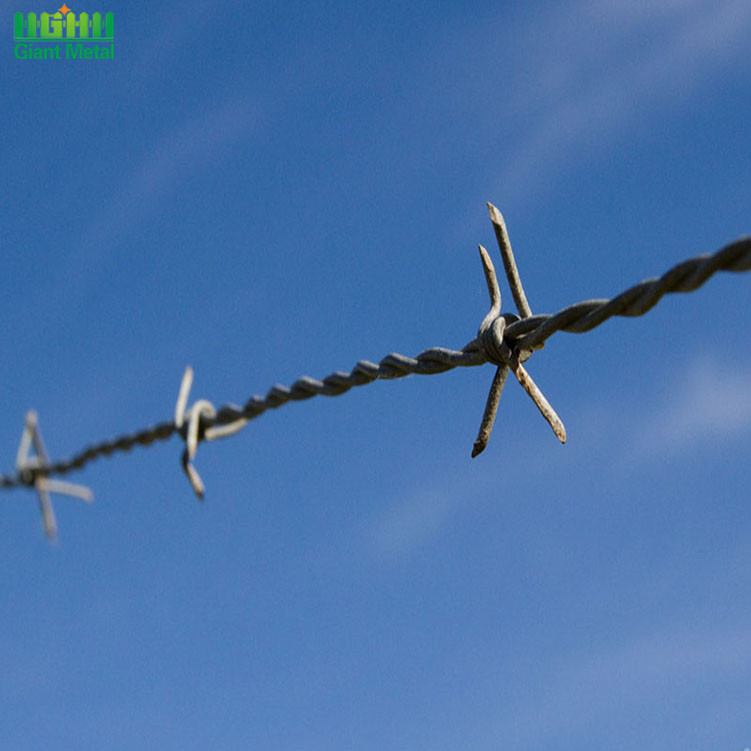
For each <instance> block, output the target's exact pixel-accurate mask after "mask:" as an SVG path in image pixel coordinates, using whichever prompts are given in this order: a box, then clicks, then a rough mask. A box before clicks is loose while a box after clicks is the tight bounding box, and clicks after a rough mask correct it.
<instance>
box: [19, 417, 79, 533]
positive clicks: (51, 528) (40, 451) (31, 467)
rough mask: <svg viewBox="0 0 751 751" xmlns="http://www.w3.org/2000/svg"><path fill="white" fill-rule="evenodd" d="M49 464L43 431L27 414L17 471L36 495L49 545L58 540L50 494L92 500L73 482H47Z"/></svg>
mask: <svg viewBox="0 0 751 751" xmlns="http://www.w3.org/2000/svg"><path fill="white" fill-rule="evenodd" d="M32 448H33V449H34V451H36V455H35V456H32V455H31V450H32ZM49 464H50V461H49V456H48V454H47V449H46V448H45V446H44V441H43V440H42V431H41V429H40V428H39V417H38V415H37V413H36V412H34V411H33V410H30V411H29V412H27V413H26V419H25V421H24V428H23V432H22V433H21V441H20V443H19V444H18V453H17V455H16V469H17V470H18V476H19V478H21V480H22V482H23V484H24V485H28V486H29V487H33V488H34V489H35V490H36V491H37V494H38V496H39V510H40V511H41V514H42V525H43V527H44V533H45V534H46V535H47V539H48V540H50V542H54V541H55V540H56V539H57V520H56V519H55V510H54V508H53V507H52V499H51V498H50V493H58V494H60V495H68V496H71V497H72V498H78V499H80V500H82V501H86V502H87V503H91V501H93V500H94V494H93V493H92V492H91V490H90V489H89V488H87V487H85V486H84V485H74V484H73V483H72V482H63V481H62V480H50V479H49V478H48V477H46V475H45V472H47V471H48V468H49Z"/></svg>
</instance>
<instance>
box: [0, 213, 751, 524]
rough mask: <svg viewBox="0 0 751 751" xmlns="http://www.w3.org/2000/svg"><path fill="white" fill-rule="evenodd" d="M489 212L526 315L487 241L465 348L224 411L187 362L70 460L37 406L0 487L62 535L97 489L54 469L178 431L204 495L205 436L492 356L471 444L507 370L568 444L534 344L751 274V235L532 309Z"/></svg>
mask: <svg viewBox="0 0 751 751" xmlns="http://www.w3.org/2000/svg"><path fill="white" fill-rule="evenodd" d="M488 209H489V211H490V219H491V221H492V223H493V228H494V231H495V235H496V239H497V241H498V246H499V249H500V252H501V258H502V260H503V265H504V270H505V272H506V277H507V279H508V282H509V286H510V288H511V293H512V296H513V298H514V302H515V304H516V308H517V312H518V315H516V314H514V313H501V292H500V288H499V285H498V279H497V277H496V273H495V269H494V267H493V263H492V261H491V259H490V256H489V254H488V252H487V250H485V248H484V247H483V246H482V245H480V246H479V251H480V260H481V263H482V266H483V271H484V274H485V281H486V283H487V286H488V292H489V294H490V302H491V307H490V311H489V312H488V314H487V315H486V316H485V318H484V319H483V321H482V323H481V324H480V327H479V329H478V333H477V336H476V337H475V338H474V339H472V340H471V341H470V342H468V343H467V344H466V345H465V346H464V347H462V349H460V350H452V349H448V348H445V347H432V348H430V349H426V350H425V351H423V352H421V353H420V354H418V355H416V356H415V357H407V356H406V355H400V354H397V353H391V354H389V355H386V357H384V358H383V359H382V360H381V361H380V362H378V363H373V362H370V361H368V360H360V361H359V362H358V363H357V364H356V365H355V366H354V368H352V370H350V371H349V372H342V371H337V372H335V373H332V374H330V375H328V376H326V377H325V378H323V379H322V380H317V379H315V378H310V377H308V376H303V377H302V378H299V379H298V380H296V381H295V382H294V383H293V384H292V385H291V386H282V385H279V384H277V385H274V386H272V387H271V388H270V389H269V391H268V392H267V393H266V395H265V396H252V397H251V398H250V399H248V401H247V402H245V404H244V405H242V406H239V405H236V404H227V405H224V406H222V407H219V408H218V409H216V408H214V406H213V405H212V404H211V402H209V401H207V400H199V401H197V402H195V403H194V404H193V405H192V406H191V407H190V408H188V407H187V403H188V398H189V394H190V389H191V386H192V382H193V371H192V369H191V368H190V367H188V368H187V369H186V371H185V373H184V375H183V380H182V383H181V385H180V390H179V393H178V398H177V404H176V407H175V416H174V419H173V420H170V421H165V422H161V423H158V424H156V425H152V426H150V427H147V428H144V429H142V430H139V431H137V432H135V433H130V434H126V435H122V436H119V437H117V438H113V439H110V440H104V441H100V442H99V443H96V444H93V445H91V446H88V447H86V448H84V449H83V450H82V451H80V452H79V453H77V454H75V455H74V456H72V457H71V458H69V459H65V460H62V461H57V462H51V461H50V460H49V458H48V457H47V454H46V451H45V449H44V444H43V442H42V437H41V431H40V429H39V424H38V419H37V416H36V413H34V412H30V413H28V415H27V417H26V423H25V427H24V431H23V434H22V438H21V444H20V446H19V451H18V457H17V460H16V472H15V474H12V475H0V488H14V487H21V486H25V487H30V488H34V489H36V491H37V492H38V494H39V500H40V507H41V509H42V517H43V521H44V527H45V531H46V532H47V535H48V536H49V537H50V538H54V536H55V534H56V524H55V519H54V512H53V511H52V505H51V502H50V500H49V493H50V492H56V493H62V494H66V495H71V496H74V497H77V498H81V499H82V500H86V501H89V500H91V498H92V495H91V491H90V490H89V489H88V488H85V487H82V486H79V485H73V484H71V483H67V482H62V481H56V480H50V479H49V477H50V476H51V475H65V474H67V473H69V472H72V471H74V470H78V469H81V468H83V467H84V466H85V465H86V464H88V463H89V462H91V461H94V460H95V459H97V458H99V457H100V456H110V455H112V454H113V453H116V452H120V451H130V450H131V449H132V448H134V447H135V446H150V445H152V444H153V443H155V442H156V441H165V440H167V439H169V438H171V437H172V435H173V434H175V433H178V434H179V435H180V436H181V437H182V438H183V440H184V441H185V444H186V445H185V449H184V451H183V455H182V464H183V468H184V470H185V472H186V474H187V476H188V479H189V480H190V483H191V486H192V487H193V490H194V491H195V493H196V495H197V496H198V497H199V498H203V494H204V487H203V483H202V481H201V478H200V476H199V475H198V473H197V471H196V470H195V467H194V466H193V459H194V458H195V454H196V450H197V447H198V444H199V443H200V442H201V441H203V440H207V441H209V440H215V439H217V438H224V437H227V436H229V435H232V434H234V433H236V432H237V431H238V430H240V429H242V428H243V427H245V425H247V423H248V422H249V421H250V420H253V419H255V418H257V417H260V415H262V414H263V413H264V412H266V411H267V410H269V409H277V408H278V407H281V406H282V405H284V404H287V403H289V402H291V401H302V400H305V399H310V398H312V397H314V396H318V395H322V396H339V395H340V394H344V393H346V392H347V391H349V390H350V389H351V388H353V387H355V386H364V385H365V384H368V383H372V382H373V381H376V380H389V379H394V378H403V377H404V376H407V375H411V374H416V375H435V374H437V373H445V372H446V371H448V370H452V369H454V368H457V367H474V366H478V365H483V364H485V363H492V364H494V365H496V367H497V370H496V374H495V377H494V378H493V382H492V385H491V388H490V393H489V395H488V399H487V403H486V406H485V412H484V414H483V418H482V422H481V425H480V430H479V433H478V436H477V440H476V441H475V443H474V445H473V449H472V456H473V457H474V456H477V455H478V454H479V453H481V452H482V451H483V450H484V449H485V447H486V446H487V443H488V440H489V439H490V434H491V431H492V428H493V422H494V420H495V415H496V411H497V409H498V403H499V401H500V396H501V391H502V389H503V385H504V383H505V380H506V377H507V376H508V373H509V371H510V372H512V373H513V374H514V375H515V377H516V378H517V380H518V381H519V383H520V384H521V385H522V387H523V388H524V390H525V391H526V392H527V393H528V394H529V396H530V397H531V398H532V400H533V401H534V402H535V404H536V405H537V407H538V409H539V410H540V412H541V414H542V415H543V417H545V419H546V420H547V421H548V423H549V424H550V426H551V428H552V430H553V432H554V433H555V435H556V436H557V437H558V439H559V440H560V441H561V442H565V440H566V431H565V428H564V426H563V423H562V422H561V420H560V418H559V417H558V415H557V414H556V413H555V410H553V408H552V407H551V405H550V404H549V402H548V401H547V399H545V396H544V395H543V394H542V392H541V391H540V389H539V388H538V387H537V385H536V384H535V383H534V381H533V380H532V378H531V376H530V375H529V373H528V372H527V371H526V369H525V368H524V366H523V363H524V362H525V361H526V360H527V359H528V358H529V357H530V356H531V354H532V352H533V351H534V350H537V349H541V348H542V347H543V346H544V344H545V341H546V340H547V339H549V338H550V337H551V336H552V335H553V334H555V333H556V332H558V331H566V332H569V333H575V334H581V333H584V332H587V331H591V330H592V329H593V328H595V327H596V326H599V325H600V324H601V323H603V322H605V321H606V320H608V319H609V318H612V317H613V316H626V317H634V316H642V315H644V314H645V313H647V312H648V311H649V310H651V309H652V308H653V307H654V306H655V305H656V304H657V303H658V302H659V301H660V299H661V298H662V297H663V296H664V295H666V294H670V293H675V292H693V291H694V290H696V289H697V288H698V287H700V286H701V285H703V284H704V283H705V282H706V281H707V279H709V278H710V277H711V276H712V275H714V274H715V273H717V272H718V271H733V272H743V271H751V237H743V238H741V239H739V240H736V241H735V242H733V243H730V244H729V245H727V246H725V247H724V248H722V249H721V250H719V251H717V252H716V253H713V254H711V255H700V256H696V257H694V258H690V259H688V260H686V261H683V262H682V263H679V264H677V265H676V266H674V267H673V268H671V269H670V270H668V271H667V272H665V273H664V274H663V275H662V276H661V277H659V278H652V279H646V280H645V281H643V282H640V283H639V284H636V285H634V286H633V287H630V288H629V289H627V290H626V291H625V292H622V293H621V294H619V295H617V296H616V297H614V298H612V299H598V300H587V301H584V302H578V303H574V304H573V305H569V306H568V307H566V308H564V309H563V310H561V311H559V312H558V313H555V314H553V315H533V314H532V310H531V308H530V306H529V303H528V302H527V298H526V295H525V293H524V289H523V287H522V283H521V279H520V277H519V273H518V269H517V266H516V261H515V259H514V255H513V252H512V249H511V243H510V241H509V237H508V232H507V229H506V224H505V221H504V219H503V216H502V214H501V212H500V211H498V209H497V208H496V207H495V206H493V205H492V204H488ZM32 448H34V450H35V451H36V455H35V456H31V455H30V452H31V450H32Z"/></svg>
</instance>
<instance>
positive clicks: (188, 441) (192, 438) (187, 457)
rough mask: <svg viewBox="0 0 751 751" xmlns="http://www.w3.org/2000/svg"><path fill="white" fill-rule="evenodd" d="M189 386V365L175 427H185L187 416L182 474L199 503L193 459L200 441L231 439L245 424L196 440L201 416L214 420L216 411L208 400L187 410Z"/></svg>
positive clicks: (200, 483) (199, 483) (219, 428)
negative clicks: (220, 438)
mask: <svg viewBox="0 0 751 751" xmlns="http://www.w3.org/2000/svg"><path fill="white" fill-rule="evenodd" d="M192 385H193V368H191V367H190V365H188V367H187V368H185V373H183V379H182V381H181V382H180V391H179V393H178V395H177V402H176V404H175V425H176V427H177V428H178V430H180V429H181V428H182V427H183V425H184V424H185V419H186V414H187V420H188V425H187V428H186V430H185V435H184V439H185V450H184V451H183V454H182V458H181V462H182V466H183V470H184V471H185V474H186V475H187V477H188V481H189V482H190V486H191V487H192V488H193V491H194V492H195V494H196V495H197V496H198V499H199V500H200V501H202V500H203V495H204V490H205V487H204V484H203V481H202V480H201V476H200V475H199V474H198V470H196V468H195V467H194V466H193V459H195V457H196V451H197V450H198V442H199V440H200V439H201V438H204V439H206V440H210V439H211V438H219V437H221V436H222V435H231V434H232V433H234V432H236V431H238V430H240V428H242V427H243V425H245V423H246V422H247V420H245V419H244V418H243V419H242V420H236V421H234V422H232V423H230V424H229V425H223V426H217V427H214V428H213V429H212V430H211V435H209V432H210V431H209V430H206V431H205V434H204V435H203V436H199V431H200V427H201V416H205V417H208V418H214V417H216V409H214V405H213V404H212V403H211V402H210V401H208V400H207V399H199V400H198V401H197V402H195V403H194V404H192V405H191V407H190V408H189V409H188V408H187V404H188V397H189V396H190V389H191V386H192ZM239 423H242V424H239Z"/></svg>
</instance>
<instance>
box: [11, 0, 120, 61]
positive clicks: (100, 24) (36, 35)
mask: <svg viewBox="0 0 751 751" xmlns="http://www.w3.org/2000/svg"><path fill="white" fill-rule="evenodd" d="M13 36H14V40H15V43H16V46H15V54H16V57H17V58H18V59H19V60H62V59H66V60H111V59H112V58H113V57H114V54H115V18H114V14H113V13H78V14H76V13H74V12H73V11H72V10H71V9H70V8H68V6H67V5H63V7H62V8H60V9H59V10H58V11H56V12H55V13H40V14H39V15H37V14H36V13H26V14H24V13H16V15H15V17H14V19H13Z"/></svg>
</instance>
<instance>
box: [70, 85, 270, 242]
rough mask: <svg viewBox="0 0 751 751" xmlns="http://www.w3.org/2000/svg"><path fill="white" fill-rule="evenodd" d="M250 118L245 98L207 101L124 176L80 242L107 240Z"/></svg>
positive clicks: (241, 132)
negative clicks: (212, 103) (208, 104)
mask: <svg viewBox="0 0 751 751" xmlns="http://www.w3.org/2000/svg"><path fill="white" fill-rule="evenodd" d="M254 122H255V110H254V108H253V107H252V106H251V105H250V104H249V103H248V102H247V101H245V100H243V99H233V100H230V101H228V102H225V103H224V104H222V105H221V106H217V107H214V106H212V107H208V108H207V109H206V110H205V111H203V112H201V113H199V114H198V115H197V116H194V117H192V118H191V119H189V120H187V121H186V122H183V123H181V124H180V125H178V126H177V127H175V128H173V129H172V130H171V131H169V132H168V133H166V134H165V135H163V136H162V137H161V138H160V139H159V140H157V141H156V142H155V143H154V144H153V145H152V147H151V148H150V149H149V150H148V153H147V154H146V155H145V156H144V157H143V158H142V159H141V161H140V162H139V163H138V164H136V166H135V167H134V168H133V170H132V171H131V172H130V174H129V175H128V176H127V177H126V178H125V180H124V181H123V184H122V187H121V188H120V189H119V190H118V191H117V198H116V200H115V202H114V203H113V204H112V206H111V207H110V209H109V210H108V211H105V212H104V216H103V217H101V218H100V219H99V221H97V222H96V224H94V225H93V226H92V227H90V228H89V230H88V233H87V236H86V238H85V240H84V242H83V246H84V247H88V248H92V247H93V248H96V247H98V246H100V245H101V244H102V243H110V244H111V243H112V241H113V239H116V238H117V237H119V236H120V235H121V234H122V233H123V232H124V231H125V230H126V229H127V228H128V227H129V226H130V225H131V224H132V223H133V222H134V221H136V220H137V218H138V217H139V216H141V215H143V214H145V213H147V212H148V211H150V210H151V209H152V208H153V207H154V204H155V202H156V201H157V199H158V198H159V197H160V196H162V195H164V194H165V193H167V192H168V191H169V190H170V188H172V187H174V186H175V185H176V184H177V183H178V182H179V181H180V180H183V179H185V177H186V176H188V175H189V174H191V173H195V172H199V171H200V170H202V169H204V168H205V167H206V166H207V165H210V164H211V163H212V161H213V160H214V159H216V158H218V157H219V156H221V154H222V152H223V151H224V150H225V149H226V148H228V147H229V146H231V145H232V144H233V143H235V142H236V141H238V140H240V139H242V138H245V137H247V136H248V135H249V134H250V133H251V132H252V127H253V125H254Z"/></svg>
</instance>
